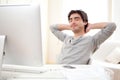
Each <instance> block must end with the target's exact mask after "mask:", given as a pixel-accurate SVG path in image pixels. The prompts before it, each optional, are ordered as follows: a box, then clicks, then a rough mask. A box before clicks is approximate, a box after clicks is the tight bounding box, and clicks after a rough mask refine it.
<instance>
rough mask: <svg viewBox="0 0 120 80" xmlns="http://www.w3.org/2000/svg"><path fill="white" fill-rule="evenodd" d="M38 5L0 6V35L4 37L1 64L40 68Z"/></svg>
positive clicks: (40, 49) (40, 50)
mask: <svg viewBox="0 0 120 80" xmlns="http://www.w3.org/2000/svg"><path fill="white" fill-rule="evenodd" d="M40 22H41V19H40V5H39V4H22V5H0V35H5V36H6V40H5V48H4V53H5V54H4V58H3V64H10V65H24V66H41V65H42V64H43V60H42V43H41V41H42V39H41V23H40Z"/></svg>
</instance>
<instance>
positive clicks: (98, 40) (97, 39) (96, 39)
mask: <svg viewBox="0 0 120 80" xmlns="http://www.w3.org/2000/svg"><path fill="white" fill-rule="evenodd" d="M115 29H116V24H115V23H109V24H107V25H106V26H105V28H103V29H101V30H100V31H99V32H98V33H96V34H95V35H94V36H93V47H94V48H93V52H94V51H95V50H96V49H97V48H98V47H99V46H100V44H102V43H103V42H104V41H105V40H106V39H108V38H109V37H110V36H111V35H112V34H113V32H114V31H115Z"/></svg>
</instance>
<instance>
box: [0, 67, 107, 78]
mask: <svg viewBox="0 0 120 80" xmlns="http://www.w3.org/2000/svg"><path fill="white" fill-rule="evenodd" d="M63 66H64V65H45V66H42V67H39V69H38V70H42V71H43V72H42V73H26V72H16V71H2V76H3V78H7V79H5V80H106V76H105V71H104V69H103V68H101V67H97V66H92V65H72V66H73V67H75V68H72V69H69V68H64V67H63ZM34 68H35V67H34Z"/></svg>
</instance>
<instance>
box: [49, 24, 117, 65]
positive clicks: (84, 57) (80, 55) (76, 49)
mask: <svg viewBox="0 0 120 80" xmlns="http://www.w3.org/2000/svg"><path fill="white" fill-rule="evenodd" d="M57 27H58V25H57V24H55V25H52V26H50V29H51V31H52V33H53V34H54V35H55V36H56V37H57V38H58V39H59V40H61V41H62V42H63V46H62V49H61V53H60V55H59V58H58V63H59V64H87V63H88V60H89V59H90V55H91V54H92V53H94V51H95V50H96V49H97V48H98V47H99V46H100V44H101V43H103V42H104V41H105V40H106V39H107V38H109V37H110V36H111V35H112V33H113V32H114V30H115V29H116V25H115V24H114V23H109V24H108V25H106V26H105V28H104V29H101V30H100V31H99V32H98V33H96V34H95V35H93V36H81V37H79V38H77V39H74V37H73V36H69V35H66V34H65V33H63V32H62V31H59V30H58V28H57Z"/></svg>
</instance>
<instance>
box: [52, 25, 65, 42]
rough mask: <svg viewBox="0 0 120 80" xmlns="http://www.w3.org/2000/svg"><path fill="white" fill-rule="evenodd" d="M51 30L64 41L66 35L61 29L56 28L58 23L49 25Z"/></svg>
mask: <svg viewBox="0 0 120 80" xmlns="http://www.w3.org/2000/svg"><path fill="white" fill-rule="evenodd" d="M50 30H51V32H52V33H53V34H54V35H55V36H56V37H57V38H58V39H59V40H61V41H64V40H65V38H66V37H67V35H66V34H65V33H63V32H62V31H60V30H58V24H54V25H51V26H50Z"/></svg>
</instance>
